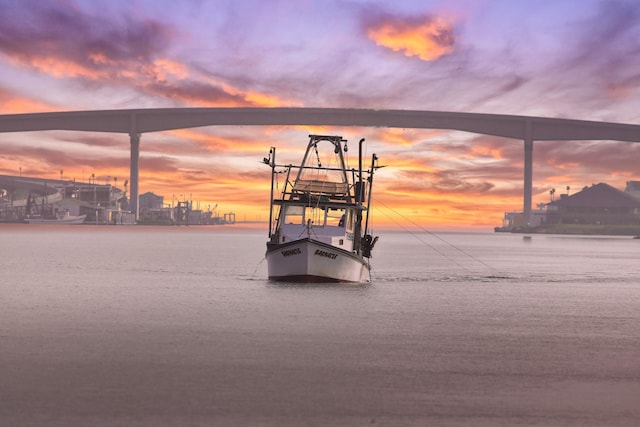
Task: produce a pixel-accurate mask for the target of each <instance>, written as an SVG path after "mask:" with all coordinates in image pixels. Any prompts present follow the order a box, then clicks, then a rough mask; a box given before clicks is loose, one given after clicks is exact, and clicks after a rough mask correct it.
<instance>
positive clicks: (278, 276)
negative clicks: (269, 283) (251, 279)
mask: <svg viewBox="0 0 640 427" xmlns="http://www.w3.org/2000/svg"><path fill="white" fill-rule="evenodd" d="M265 257H266V259H267V268H268V274H269V280H274V281H284V282H307V283H322V282H351V283H360V282H368V281H369V270H370V267H369V263H368V262H367V260H365V259H364V258H361V257H359V256H357V255H356V254H354V253H351V252H349V251H345V250H344V249H340V248H336V247H334V246H331V245H328V244H326V243H322V242H319V241H316V240H313V239H309V238H306V239H300V240H295V241H291V242H287V243H283V244H273V243H267V253H266V255H265Z"/></svg>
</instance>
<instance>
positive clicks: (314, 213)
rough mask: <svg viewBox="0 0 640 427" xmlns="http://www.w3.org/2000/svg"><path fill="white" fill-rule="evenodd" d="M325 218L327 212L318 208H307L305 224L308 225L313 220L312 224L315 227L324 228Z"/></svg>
mask: <svg viewBox="0 0 640 427" xmlns="http://www.w3.org/2000/svg"><path fill="white" fill-rule="evenodd" d="M324 217H325V212H324V209H323V208H316V207H312V206H307V207H306V208H305V211H304V223H305V224H306V223H308V222H309V220H311V224H313V225H315V226H318V227H320V226H323V225H324Z"/></svg>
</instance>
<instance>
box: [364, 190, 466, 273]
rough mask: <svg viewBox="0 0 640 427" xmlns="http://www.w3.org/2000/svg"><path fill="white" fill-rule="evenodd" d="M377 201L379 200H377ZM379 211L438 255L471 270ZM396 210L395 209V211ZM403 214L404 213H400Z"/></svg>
mask: <svg viewBox="0 0 640 427" xmlns="http://www.w3.org/2000/svg"><path fill="white" fill-rule="evenodd" d="M376 202H377V200H376ZM380 204H381V205H383V206H384V207H385V208H387V209H389V210H391V211H393V209H391V208H389V207H388V206H386V205H384V204H383V203H380ZM378 212H380V213H381V214H382V215H384V216H386V217H387V218H389V219H390V220H391V221H393V222H394V224H396V225H398V226H400V228H402V229H403V230H404V231H406V232H407V233H409V234H411V235H412V236H413V237H415V238H416V239H417V240H418V241H420V242H421V243H422V244H424V245H426V246H428V247H429V248H430V249H432V250H433V251H434V252H436V253H437V254H438V255H440V256H441V257H443V258H444V259H446V260H447V261H449V262H451V263H453V264H455V265H457V266H458V267H460V268H462V269H463V270H466V271H467V272H470V270H469V269H468V268H467V267H466V266H465V265H464V264H460V263H459V262H457V261H456V260H454V259H453V258H451V257H450V256H448V255H447V254H445V253H444V252H442V251H440V250H439V249H438V248H436V247H435V246H433V245H432V244H430V243H429V242H427V241H425V240H424V239H422V238H421V237H420V236H418V235H417V234H415V233H414V232H412V231H411V230H409V229H408V228H407V227H405V226H404V225H402V224H400V223H399V222H398V221H396V220H395V219H394V218H393V217H391V216H390V215H388V214H387V213H385V212H384V211H382V210H380V209H378ZM393 212H395V211H393ZM396 214H397V215H399V214H398V213H396ZM399 216H402V215H399Z"/></svg>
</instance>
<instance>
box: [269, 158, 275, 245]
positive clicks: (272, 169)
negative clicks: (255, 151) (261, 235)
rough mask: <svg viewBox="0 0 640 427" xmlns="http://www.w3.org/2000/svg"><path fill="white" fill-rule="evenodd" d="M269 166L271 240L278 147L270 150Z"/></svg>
mask: <svg viewBox="0 0 640 427" xmlns="http://www.w3.org/2000/svg"><path fill="white" fill-rule="evenodd" d="M269 162H270V164H269V166H271V197H270V198H269V238H271V235H272V233H271V230H272V227H273V223H272V221H273V180H274V176H275V174H276V147H271V150H269Z"/></svg>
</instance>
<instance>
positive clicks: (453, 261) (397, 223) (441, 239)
mask: <svg viewBox="0 0 640 427" xmlns="http://www.w3.org/2000/svg"><path fill="white" fill-rule="evenodd" d="M375 202H376V203H380V204H381V205H382V206H384V207H385V208H387V209H389V210H390V211H391V212H393V213H394V214H395V215H397V216H399V217H401V218H402V219H404V220H405V221H407V222H408V223H410V224H412V225H413V226H415V227H416V228H418V229H420V230H422V231H423V232H425V233H427V234H429V235H430V236H432V237H434V238H436V239H438V240H440V241H441V242H443V243H445V244H447V245H448V246H450V247H452V248H453V249H455V250H457V251H458V252H460V253H461V254H463V255H465V256H467V257H469V258H471V259H472V260H474V261H476V262H477V263H479V264H482V265H483V266H485V267H487V268H488V269H490V270H492V271H496V269H495V268H494V267H492V266H490V265H489V264H487V263H486V262H484V261H482V260H481V259H478V258H476V257H474V256H473V255H471V254H470V253H468V252H467V251H465V250H464V249H461V248H459V247H457V246H456V245H454V244H453V243H450V242H448V241H446V240H445V239H443V238H442V237H440V236H438V235H437V234H435V233H433V232H431V231H429V230H427V229H425V228H424V227H422V226H421V225H420V224H416V223H415V222H413V221H411V220H410V219H409V218H407V217H405V216H404V215H402V214H401V213H400V212H398V211H396V210H395V209H393V208H391V207H389V206H387V205H385V204H384V203H382V202H381V201H379V200H377V199H375ZM380 212H381V213H382V214H383V215H384V216H386V217H387V218H389V219H390V220H391V221H393V222H394V224H396V225H398V226H400V227H401V228H402V229H403V230H404V231H406V232H408V233H409V234H411V235H412V236H413V237H415V238H416V239H417V240H419V241H420V242H422V243H424V244H425V245H427V246H428V247H430V248H431V249H433V250H434V251H435V252H437V253H438V254H439V255H440V256H442V257H443V258H445V259H447V260H448V261H450V262H452V263H453V264H455V265H457V266H458V267H461V268H462V269H464V270H466V271H470V270H469V269H468V268H467V267H465V266H464V264H460V263H459V262H457V261H456V260H454V259H453V258H451V257H449V256H447V254H445V253H444V252H442V251H440V250H438V249H437V248H436V247H435V246H433V245H431V244H429V243H428V242H426V241H425V240H423V239H421V238H420V236H418V235H417V234H415V233H413V232H412V231H411V230H409V229H407V228H406V227H405V226H404V225H402V224H400V223H399V222H397V221H396V220H395V219H394V218H392V217H391V216H389V215H387V214H386V213H384V212H383V211H380Z"/></svg>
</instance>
